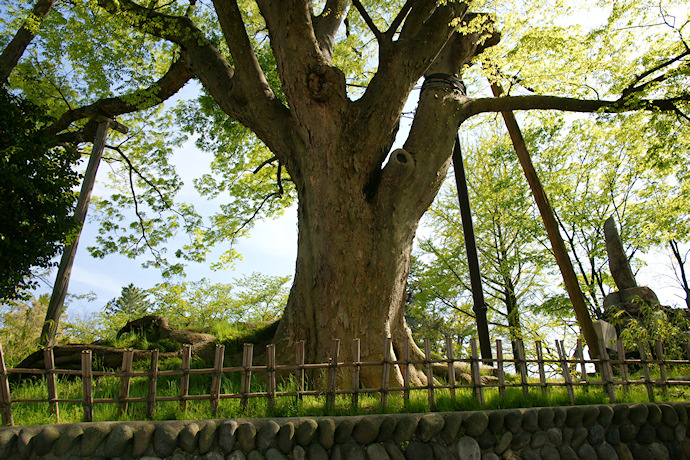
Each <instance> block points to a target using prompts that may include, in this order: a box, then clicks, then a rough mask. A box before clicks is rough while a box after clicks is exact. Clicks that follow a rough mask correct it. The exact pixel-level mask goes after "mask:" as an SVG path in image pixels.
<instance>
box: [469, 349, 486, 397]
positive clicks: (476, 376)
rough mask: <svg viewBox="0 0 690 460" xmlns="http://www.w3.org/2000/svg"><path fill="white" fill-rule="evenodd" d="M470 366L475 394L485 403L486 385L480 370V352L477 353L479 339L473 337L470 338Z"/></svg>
mask: <svg viewBox="0 0 690 460" xmlns="http://www.w3.org/2000/svg"><path fill="white" fill-rule="evenodd" d="M470 353H471V354H472V355H471V359H470V368H471V370H472V385H473V386H474V395H475V397H476V398H477V402H478V403H479V405H480V406H483V405H484V385H483V383H482V375H481V372H480V371H479V354H478V353H477V339H475V338H474V337H472V338H471V339H470Z"/></svg>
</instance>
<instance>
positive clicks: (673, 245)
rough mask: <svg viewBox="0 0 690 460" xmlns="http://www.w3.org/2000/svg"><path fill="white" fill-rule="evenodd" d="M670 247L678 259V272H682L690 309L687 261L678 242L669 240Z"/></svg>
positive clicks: (680, 277)
mask: <svg viewBox="0 0 690 460" xmlns="http://www.w3.org/2000/svg"><path fill="white" fill-rule="evenodd" d="M668 245H669V246H670V247H671V252H672V253H673V257H674V258H675V259H676V264H677V265H678V271H680V276H679V279H680V283H681V285H682V287H683V291H685V306H686V307H687V308H688V309H690V283H688V277H687V274H686V273H685V261H684V260H683V256H682V255H681V253H680V248H679V247H678V241H676V240H669V242H668Z"/></svg>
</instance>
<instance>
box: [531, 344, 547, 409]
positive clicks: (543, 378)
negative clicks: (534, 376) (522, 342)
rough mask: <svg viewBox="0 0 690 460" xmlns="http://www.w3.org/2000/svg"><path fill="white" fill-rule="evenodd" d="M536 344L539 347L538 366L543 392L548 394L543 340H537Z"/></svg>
mask: <svg viewBox="0 0 690 460" xmlns="http://www.w3.org/2000/svg"><path fill="white" fill-rule="evenodd" d="M534 345H535V346H536V348H537V366H538V367H539V384H540V385H541V394H542V395H543V396H546V394H547V393H548V391H547V388H546V371H545V370H544V354H543V352H542V349H541V340H537V341H536V342H535V343H534Z"/></svg>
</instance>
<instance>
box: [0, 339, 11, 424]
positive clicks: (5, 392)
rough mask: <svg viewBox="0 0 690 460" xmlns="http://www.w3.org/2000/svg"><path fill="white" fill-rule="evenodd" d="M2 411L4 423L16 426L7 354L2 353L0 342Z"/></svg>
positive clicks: (0, 400)
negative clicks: (8, 377) (13, 416)
mask: <svg viewBox="0 0 690 460" xmlns="http://www.w3.org/2000/svg"><path fill="white" fill-rule="evenodd" d="M0 411H2V424H3V425H5V426H14V419H13V418H12V398H11V396H10V382H9V380H7V368H6V367H5V356H4V355H3V353H2V344H0Z"/></svg>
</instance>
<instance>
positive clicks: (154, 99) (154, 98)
mask: <svg viewBox="0 0 690 460" xmlns="http://www.w3.org/2000/svg"><path fill="white" fill-rule="evenodd" d="M193 76H194V73H193V72H192V70H191V69H190V68H189V66H188V65H187V63H186V62H185V60H184V59H179V60H177V61H175V62H174V63H173V64H172V65H171V66H170V68H169V69H168V71H167V72H166V73H165V75H163V76H162V77H161V78H160V79H159V80H158V81H156V82H155V83H153V84H152V85H151V86H149V87H148V88H144V89H140V90H137V91H135V92H133V93H130V94H127V95H121V96H115V97H108V98H104V99H100V100H98V101H96V102H94V103H93V104H90V105H87V106H84V107H79V108H76V109H72V110H68V111H67V112H65V113H64V114H63V115H62V116H61V117H60V119H59V120H58V121H56V122H55V123H54V124H52V125H51V126H49V127H48V128H47V130H48V132H49V133H51V134H52V135H56V134H57V133H60V132H61V131H64V130H65V129H67V128H69V126H70V125H71V124H72V123H74V122H75V121H78V120H81V119H84V118H89V117H93V116H95V115H104V116H106V117H108V118H115V117H116V116H118V115H123V114H125V113H132V112H136V111H138V110H142V109H147V108H150V107H153V106H155V105H158V104H160V103H161V102H162V101H165V100H167V99H168V98H170V97H171V96H172V95H174V94H175V93H177V92H178V91H179V90H180V89H181V88H182V87H183V86H184V85H185V84H186V83H187V82H188V81H189V80H190V79H191V78H192V77H193ZM132 101H140V102H136V103H135V102H132Z"/></svg>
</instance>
